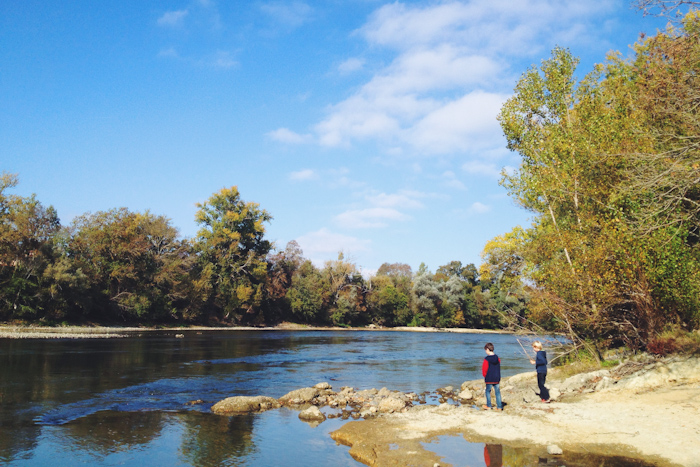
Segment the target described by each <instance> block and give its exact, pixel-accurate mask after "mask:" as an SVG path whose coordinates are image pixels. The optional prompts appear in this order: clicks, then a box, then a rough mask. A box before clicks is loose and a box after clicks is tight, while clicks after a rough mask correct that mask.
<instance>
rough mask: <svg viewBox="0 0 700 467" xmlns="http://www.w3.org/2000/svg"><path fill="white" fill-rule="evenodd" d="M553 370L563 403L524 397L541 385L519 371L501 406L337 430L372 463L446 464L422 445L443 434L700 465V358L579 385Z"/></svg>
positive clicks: (390, 418) (418, 410) (419, 412)
mask: <svg viewBox="0 0 700 467" xmlns="http://www.w3.org/2000/svg"><path fill="white" fill-rule="evenodd" d="M627 368H629V367H627ZM621 369H624V368H621ZM553 373H554V375H552V376H553V378H551V380H550V381H549V382H548V383H549V384H548V386H550V387H557V386H560V387H562V388H564V387H566V386H567V385H568V386H569V390H567V389H564V391H562V393H563V394H562V396H561V397H560V401H558V402H552V403H550V404H542V403H541V402H540V401H539V400H538V399H537V398H531V399H533V400H532V402H524V401H523V400H522V399H523V397H522V396H523V394H527V391H525V392H523V384H524V385H525V386H528V383H527V380H531V386H536V383H534V378H535V377H534V373H533V374H526V375H516V376H514V377H512V378H510V379H511V380H512V381H510V382H509V381H508V380H504V381H503V382H502V387H503V388H504V390H503V391H502V392H503V398H504V401H505V402H507V403H508V405H507V406H506V409H505V410H504V411H503V412H496V411H484V410H478V409H476V408H475V407H481V402H480V401H479V400H478V399H477V400H476V401H475V404H474V405H471V404H470V405H461V406H456V405H448V404H442V405H440V406H419V407H414V408H412V409H410V410H408V411H407V412H405V413H397V414H391V415H385V416H381V417H378V418H375V419H369V420H362V421H356V422H350V423H347V424H346V425H344V426H343V427H342V428H340V429H339V430H337V431H335V432H334V433H332V436H333V438H334V439H335V440H336V441H339V442H341V443H343V444H347V445H350V446H351V451H350V453H351V455H353V457H354V458H355V459H357V460H358V461H360V462H363V463H365V464H367V465H370V466H395V465H409V464H410V465H434V464H436V463H438V464H440V465H441V466H443V467H444V466H446V465H448V464H445V463H441V459H440V457H439V456H438V455H437V454H435V453H433V452H430V451H428V450H427V449H426V447H425V446H426V445H428V444H425V443H430V442H431V441H434V440H435V439H436V438H437V437H439V436H443V435H451V436H463V437H464V438H465V439H467V440H468V441H471V442H484V443H496V444H505V445H509V446H512V447H528V448H530V449H531V450H533V451H535V452H537V453H545V454H546V452H547V446H551V445H557V446H559V447H560V448H562V449H563V450H564V451H565V452H569V453H571V452H579V453H597V454H602V455H620V456H626V457H631V458H635V459H640V460H645V461H648V462H650V463H652V464H653V465H657V466H685V467H699V466H700V447H699V445H698V440H700V358H697V357H696V358H684V359H676V360H671V361H663V362H656V363H653V362H652V363H647V364H644V365H642V366H639V371H636V372H635V373H634V374H631V375H625V376H624V377H618V376H619V375H620V374H623V373H624V371H623V372H618V373H617V374H616V373H615V372H614V371H612V372H610V373H609V376H604V377H603V376H601V375H600V374H597V375H596V376H595V377H593V378H591V379H589V380H588V382H587V383H586V382H582V383H581V385H580V386H579V385H572V383H571V380H568V379H567V380H564V379H562V378H561V377H557V374H556V372H553ZM616 375H617V376H616ZM606 378H607V379H606ZM567 381H568V383H567ZM581 381H583V380H581ZM511 383H512V384H511ZM574 386H575V387H574ZM572 387H574V389H573V390H572V389H571V388H572ZM569 391H570V392H569ZM482 399H483V397H482ZM428 446H429V445H428Z"/></svg>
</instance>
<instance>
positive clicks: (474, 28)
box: [313, 0, 615, 157]
mask: <svg viewBox="0 0 700 467" xmlns="http://www.w3.org/2000/svg"><path fill="white" fill-rule="evenodd" d="M614 8H615V2H614V1H613V0H602V1H600V2H580V1H577V0H564V1H561V0H523V1H521V2H512V1H510V0H493V1H490V2H487V3H484V2H477V1H463V2H458V1H452V2H446V3H438V4H432V5H429V6H415V5H408V4H404V3H399V2H395V3H391V4H387V5H385V6H382V7H381V8H379V9H377V10H376V11H375V12H374V13H373V14H372V15H371V16H370V18H369V20H368V21H367V23H366V24H365V25H364V26H363V27H362V28H360V29H359V30H358V31H357V32H358V33H359V34H360V35H361V36H362V37H364V38H365V40H366V41H367V43H368V46H369V47H370V48H373V49H375V50H376V49H379V50H382V51H383V52H387V53H389V54H391V55H390V59H389V60H388V65H386V66H384V67H383V68H380V69H379V71H378V72H377V73H376V74H375V75H374V76H373V77H372V78H370V79H369V80H368V81H367V82H366V83H365V84H364V85H363V86H361V87H360V88H359V89H358V90H357V91H356V92H355V93H354V94H353V95H351V96H349V97H348V98H346V99H345V100H342V101H340V102H337V103H335V104H333V105H331V106H329V107H328V109H327V115H326V117H325V118H324V119H322V120H321V121H320V122H319V123H317V124H316V125H315V126H314V127H313V129H314V131H315V132H316V134H317V140H318V142H319V143H320V144H322V145H325V146H331V147H333V146H350V145H352V144H353V143H355V142H366V141H375V142H377V143H378V144H380V145H381V146H382V148H383V149H384V153H385V154H391V155H393V156H394V157H397V156H402V155H444V154H454V153H474V152H483V151H485V150H488V149H492V148H493V147H494V146H495V145H494V141H496V145H498V144H501V143H502V141H501V132H500V128H499V125H498V122H497V121H496V116H497V114H498V111H499V109H500V108H501V106H502V104H503V102H504V101H505V100H506V98H507V97H508V95H509V93H510V92H511V90H512V85H513V80H514V76H513V74H512V73H513V72H511V71H510V69H509V66H510V65H509V63H511V62H512V61H513V59H514V58H516V59H518V60H521V59H522V58H527V57H529V56H533V54H539V53H541V50H540V48H541V47H542V44H543V43H550V42H552V40H553V39H556V38H565V39H566V41H565V42H564V43H571V41H576V40H578V41H579V42H581V41H591V40H594V39H592V38H591V37H590V36H591V33H592V32H594V31H595V28H597V27H598V26H595V23H596V21H597V20H598V19H600V15H601V14H605V13H608V12H609V11H610V10H611V9H614ZM572 31H573V32H572ZM572 34H574V35H575V37H572V36H571V35H572ZM545 53H546V52H545ZM536 56H537V55H536ZM357 60H358V59H350V60H348V61H346V62H344V63H343V64H341V66H340V67H339V70H341V71H342V70H346V71H350V70H354V69H356V67H358V66H360V65H361V64H360V62H359V61H357ZM362 66H364V63H362Z"/></svg>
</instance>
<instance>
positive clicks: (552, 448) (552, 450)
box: [547, 444, 564, 456]
mask: <svg viewBox="0 0 700 467" xmlns="http://www.w3.org/2000/svg"><path fill="white" fill-rule="evenodd" d="M547 454H551V455H553V456H561V455H562V454H564V451H562V449H561V448H560V447H559V446H557V445H556V444H550V445H549V446H547Z"/></svg>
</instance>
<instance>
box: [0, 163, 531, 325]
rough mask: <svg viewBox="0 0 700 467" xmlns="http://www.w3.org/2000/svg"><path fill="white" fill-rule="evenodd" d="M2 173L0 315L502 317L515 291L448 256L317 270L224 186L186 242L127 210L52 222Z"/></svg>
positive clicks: (314, 319)
mask: <svg viewBox="0 0 700 467" xmlns="http://www.w3.org/2000/svg"><path fill="white" fill-rule="evenodd" d="M17 182H18V179H17V176H15V175H11V174H7V173H4V174H3V175H2V177H0V319H2V320H5V321H7V320H22V321H26V322H45V323H50V324H52V323H60V322H84V321H93V322H122V323H123V322H128V323H151V324H152V323H205V324H237V325H263V324H275V323H278V322H281V321H292V322H298V323H312V324H323V325H336V326H363V325H369V324H376V325H381V326H439V327H455V326H467V327H478V328H495V327H502V326H503V325H505V324H507V320H504V319H503V316H506V314H505V313H504V309H505V307H509V309H515V310H517V312H518V313H524V309H525V298H524V297H523V296H521V297H515V296H514V295H513V294H512V293H511V294H510V295H508V294H504V293H503V292H502V291H501V289H500V286H499V283H498V282H497V281H493V280H490V279H481V278H480V277H479V273H478V271H477V269H476V267H475V266H474V265H473V264H468V265H466V266H463V265H462V263H461V262H459V261H453V262H451V263H449V264H447V265H444V266H441V267H439V268H438V269H437V271H436V272H435V273H431V272H430V271H428V269H427V268H426V267H425V266H424V265H421V267H420V268H419V269H418V271H416V272H415V273H414V272H413V271H412V270H411V267H410V266H408V265H407V264H386V263H385V264H383V265H382V266H381V267H380V268H379V270H378V271H377V273H376V274H375V275H374V276H373V277H369V278H365V277H363V276H362V275H361V274H360V271H359V269H358V268H357V266H356V265H355V264H353V263H352V262H351V261H348V260H346V259H345V258H344V256H343V255H342V254H339V256H338V258H337V259H336V260H333V261H327V262H326V263H325V264H324V265H323V267H321V268H319V267H317V266H316V265H314V264H313V263H312V262H311V261H310V260H308V259H306V258H304V256H303V252H302V250H301V249H300V247H299V245H298V244H297V243H296V242H294V241H292V242H289V243H288V244H287V245H286V248H285V249H284V250H281V251H276V250H275V249H274V247H273V245H272V243H270V242H269V241H268V240H266V239H265V224H266V223H268V222H270V221H271V219H272V216H271V215H270V214H269V213H268V212H267V211H265V210H264V209H261V208H260V207H259V206H258V205H257V204H256V203H252V202H245V201H243V200H242V199H241V197H240V194H239V192H238V190H237V188H236V187H231V188H226V189H223V190H221V191H219V192H218V193H215V194H214V195H212V196H211V197H210V198H209V200H207V201H206V202H205V203H203V204H201V205H198V211H197V213H196V222H197V224H198V225H199V227H200V229H199V231H198V233H197V235H196V236H195V237H194V238H192V239H182V238H179V237H178V231H177V229H176V228H175V227H173V226H172V225H171V224H170V220H169V219H168V218H166V217H164V216H158V215H154V214H151V213H150V212H145V213H137V212H131V211H129V210H127V209H125V208H121V209H113V210H110V211H106V212H97V213H88V214H84V215H82V216H79V217H77V218H75V219H74V220H73V222H72V223H71V224H70V225H69V226H62V225H61V223H60V221H59V218H58V215H57V213H56V211H55V210H54V209H53V208H52V207H44V206H43V205H42V204H41V203H40V202H39V201H37V199H36V198H35V196H31V197H21V196H17V195H13V194H10V193H8V191H9V190H10V189H11V188H13V187H14V186H16V184H17Z"/></svg>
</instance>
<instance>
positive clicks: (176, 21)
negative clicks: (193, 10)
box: [156, 10, 190, 27]
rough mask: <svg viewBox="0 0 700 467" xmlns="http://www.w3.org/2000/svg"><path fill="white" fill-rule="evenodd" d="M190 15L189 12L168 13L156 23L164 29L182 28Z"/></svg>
mask: <svg viewBox="0 0 700 467" xmlns="http://www.w3.org/2000/svg"><path fill="white" fill-rule="evenodd" d="M189 14H190V12H189V10H177V11H166V12H165V13H163V15H162V16H161V17H160V18H158V21H156V22H157V23H158V26H164V27H176V26H181V25H182V23H183V22H184V21H185V18H186V17H187V15H189Z"/></svg>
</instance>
